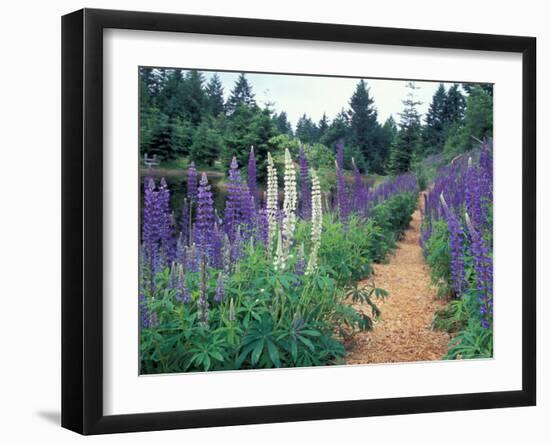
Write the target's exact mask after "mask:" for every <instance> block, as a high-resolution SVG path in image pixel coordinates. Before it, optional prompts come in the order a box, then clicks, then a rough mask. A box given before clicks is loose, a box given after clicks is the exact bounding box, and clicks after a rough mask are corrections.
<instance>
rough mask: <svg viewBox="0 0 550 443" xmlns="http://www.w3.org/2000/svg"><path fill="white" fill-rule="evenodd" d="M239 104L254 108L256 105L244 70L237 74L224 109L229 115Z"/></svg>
mask: <svg viewBox="0 0 550 443" xmlns="http://www.w3.org/2000/svg"><path fill="white" fill-rule="evenodd" d="M240 106H247V107H250V108H255V107H256V106H257V105H256V100H255V99H254V93H253V92H252V86H251V85H250V83H248V80H247V78H246V75H245V74H244V72H243V73H241V74H240V75H239V78H238V79H237V81H236V82H235V86H234V87H233V90H232V91H231V95H230V96H229V99H228V100H227V103H226V110H227V112H228V113H229V114H230V115H231V114H233V113H234V112H235V111H236V110H237V108H238V107H240Z"/></svg>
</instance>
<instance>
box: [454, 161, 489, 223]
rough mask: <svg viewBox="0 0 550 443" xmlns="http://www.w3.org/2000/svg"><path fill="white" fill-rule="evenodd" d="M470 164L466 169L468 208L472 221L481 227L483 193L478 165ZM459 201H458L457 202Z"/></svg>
mask: <svg viewBox="0 0 550 443" xmlns="http://www.w3.org/2000/svg"><path fill="white" fill-rule="evenodd" d="M469 163H470V164H469V165H468V168H467V170H466V177H467V178H466V189H465V193H464V197H465V203H466V210H467V211H468V214H470V216H471V221H472V223H473V225H474V226H476V227H480V226H481V225H482V222H483V219H482V216H483V215H482V212H481V195H480V191H481V190H480V186H479V174H478V170H477V168H476V167H474V166H473V165H471V159H470V162H469ZM457 203H458V202H457Z"/></svg>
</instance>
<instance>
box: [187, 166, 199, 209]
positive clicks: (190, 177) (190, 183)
mask: <svg viewBox="0 0 550 443" xmlns="http://www.w3.org/2000/svg"><path fill="white" fill-rule="evenodd" d="M197 197H198V173H197V169H196V168H195V162H191V164H190V165H189V169H187V198H188V200H189V202H190V203H191V204H193V203H195V202H196V201H197Z"/></svg>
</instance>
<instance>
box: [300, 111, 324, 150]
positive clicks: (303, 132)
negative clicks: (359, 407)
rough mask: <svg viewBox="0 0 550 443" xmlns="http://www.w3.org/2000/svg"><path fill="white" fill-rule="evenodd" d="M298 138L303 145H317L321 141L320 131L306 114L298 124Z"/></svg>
mask: <svg viewBox="0 0 550 443" xmlns="http://www.w3.org/2000/svg"><path fill="white" fill-rule="evenodd" d="M296 137H298V138H299V139H300V141H301V142H302V143H310V144H311V143H316V142H318V141H319V129H318V128H317V125H316V124H315V123H314V122H313V121H312V120H311V118H309V117H308V116H307V115H306V114H304V115H302V116H301V117H300V119H299V120H298V123H296Z"/></svg>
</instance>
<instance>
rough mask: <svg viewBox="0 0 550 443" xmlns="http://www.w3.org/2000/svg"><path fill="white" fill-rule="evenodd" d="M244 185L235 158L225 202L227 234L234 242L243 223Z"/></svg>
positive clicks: (232, 163)
mask: <svg viewBox="0 0 550 443" xmlns="http://www.w3.org/2000/svg"><path fill="white" fill-rule="evenodd" d="M241 205H242V184H241V173H240V171H239V165H238V163H237V158H236V157H233V159H232V160H231V165H230V168H229V181H228V184H227V199H226V201H225V217H224V227H225V233H226V234H227V235H228V236H229V239H230V240H231V241H233V239H234V238H235V231H236V229H237V227H238V226H239V224H240V223H241V219H240V216H241V212H242V210H241Z"/></svg>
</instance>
